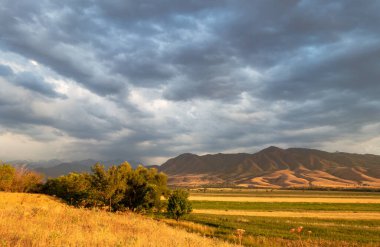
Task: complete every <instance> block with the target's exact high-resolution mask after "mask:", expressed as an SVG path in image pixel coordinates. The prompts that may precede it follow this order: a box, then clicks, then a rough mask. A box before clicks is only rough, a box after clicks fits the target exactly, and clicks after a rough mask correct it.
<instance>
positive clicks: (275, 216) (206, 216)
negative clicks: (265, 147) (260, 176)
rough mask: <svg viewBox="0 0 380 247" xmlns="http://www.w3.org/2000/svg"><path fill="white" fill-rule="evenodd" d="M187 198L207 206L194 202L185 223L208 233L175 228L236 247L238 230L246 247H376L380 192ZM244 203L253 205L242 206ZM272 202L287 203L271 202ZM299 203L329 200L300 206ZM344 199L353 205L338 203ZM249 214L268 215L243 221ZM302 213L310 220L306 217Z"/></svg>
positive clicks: (218, 192) (196, 193)
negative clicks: (365, 201)
mask: <svg viewBox="0 0 380 247" xmlns="http://www.w3.org/2000/svg"><path fill="white" fill-rule="evenodd" d="M190 193H191V196H192V198H197V197H198V199H199V198H206V200H194V201H192V205H193V209H194V213H192V214H190V215H187V216H186V217H185V218H184V220H185V222H192V223H193V224H198V225H200V226H205V227H207V228H202V227H194V226H192V225H190V226H191V227H187V226H186V224H184V223H182V224H181V225H178V226H180V227H184V228H188V230H189V231H195V232H198V233H200V234H203V235H206V236H209V237H217V238H222V239H225V240H228V241H231V242H233V243H237V238H236V236H235V235H234V233H235V232H236V230H237V229H244V230H245V234H244V236H243V245H245V246H305V247H306V246H347V247H348V246H377V247H378V246H380V203H377V202H378V200H379V199H380V193H379V192H350V191H302V190H296V191H291V190H254V189H207V190H206V191H205V190H203V189H195V190H191V191H190ZM247 198H249V199H250V200H251V201H244V200H245V199H247ZM254 198H257V200H258V202H255V201H254V200H255V199H254ZM276 198H285V199H287V200H290V201H286V202H273V201H271V200H273V199H276ZM300 198H301V199H302V200H303V199H305V200H307V199H308V198H328V200H324V201H325V202H299V200H300ZM342 198H346V199H347V200H351V199H352V201H356V202H355V203H344V202H342V201H341V202H340V203H337V202H339V200H342ZM208 199H209V200H208ZM229 199H231V201H229ZM237 199H238V200H240V199H241V200H242V201H236V200H237ZM358 199H359V200H358ZM360 199H364V200H368V199H374V200H373V201H374V202H375V203H362V201H360ZM218 200H220V201H218ZM252 200H253V201H252ZM262 200H264V201H262ZM265 200H268V201H265ZM281 200H282V199H281ZM291 200H295V202H292V201H291ZM302 200H301V201H302ZM334 201H335V202H334ZM368 201H372V200H368ZM247 212H253V213H255V212H266V213H265V216H247V215H244V213H247ZM287 212H289V214H288V213H287ZM297 212H299V213H300V215H299V216H298V214H297ZM239 213H242V214H241V215H239ZM301 213H303V214H304V215H305V214H310V215H311V216H310V217H304V216H302V215H301ZM231 214H236V215H231ZM366 214H367V215H369V216H370V217H366V218H365V219H359V215H366ZM291 215H292V216H291ZM312 215H317V216H318V217H312ZM372 215H373V217H372ZM325 216H326V217H325ZM345 217H347V218H345ZM171 224H175V223H173V222H172V223H171ZM299 226H303V231H302V232H301V234H295V233H291V232H290V230H291V229H292V228H297V227H299Z"/></svg>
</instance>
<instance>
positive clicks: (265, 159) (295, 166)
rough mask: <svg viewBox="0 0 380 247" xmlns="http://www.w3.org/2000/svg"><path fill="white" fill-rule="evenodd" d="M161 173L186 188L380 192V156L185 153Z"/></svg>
mask: <svg viewBox="0 0 380 247" xmlns="http://www.w3.org/2000/svg"><path fill="white" fill-rule="evenodd" d="M160 170H161V171H163V172H165V173H167V174H168V175H169V183H170V184H176V185H184V186H197V185H206V184H218V183H226V184H233V185H240V186H256V187H308V186H328V187H353V186H359V185H360V186H370V187H380V156H378V155H372V154H364V155H362V154H350V153H342V152H336V153H329V152H324V151H320V150H313V149H305V148H289V149H281V148H278V147H273V146H272V147H269V148H266V149H264V150H261V151H260V152H257V153H255V154H247V153H238V154H221V153H219V154H213V155H212V154H207V155H202V156H198V155H195V154H189V153H186V154H182V155H179V156H178V157H175V158H173V159H170V160H168V161H167V162H165V163H164V164H163V165H162V166H161V167H160Z"/></svg>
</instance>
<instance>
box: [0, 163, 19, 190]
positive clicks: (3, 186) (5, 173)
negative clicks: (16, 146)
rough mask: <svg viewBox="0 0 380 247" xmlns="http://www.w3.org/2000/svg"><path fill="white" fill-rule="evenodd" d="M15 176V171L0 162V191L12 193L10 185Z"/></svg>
mask: <svg viewBox="0 0 380 247" xmlns="http://www.w3.org/2000/svg"><path fill="white" fill-rule="evenodd" d="M15 176H16V169H15V168H14V167H13V166H11V165H9V164H3V163H1V162H0V191H12V185H13V182H14V179H15Z"/></svg>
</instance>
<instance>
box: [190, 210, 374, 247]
mask: <svg viewBox="0 0 380 247" xmlns="http://www.w3.org/2000/svg"><path fill="white" fill-rule="evenodd" d="M186 220H188V221H192V222H196V223H200V224H204V225H207V226H210V227H213V228H215V232H214V236H215V237H218V238H223V239H230V240H232V241H233V237H232V234H233V232H234V231H235V229H238V228H241V229H244V230H245V231H246V233H245V236H246V237H245V238H243V244H245V245H248V246H251V245H252V246H259V245H260V243H258V240H260V239H265V238H269V239H273V238H279V239H284V240H290V242H291V241H295V242H296V243H294V244H296V245H297V244H298V241H299V237H298V235H296V234H294V233H290V229H292V228H297V227H298V226H303V227H304V233H303V234H302V235H301V240H302V241H305V242H314V243H316V242H318V241H322V242H323V243H324V245H326V246H328V245H330V244H331V245H332V246H334V245H335V246H338V245H342V244H343V243H345V244H346V245H347V246H355V245H358V246H361V245H365V244H367V245H373V246H380V220H338V219H334V220H330V219H310V218H296V219H294V218H277V217H250V216H222V215H212V214H191V215H189V216H187V217H186ZM308 231H311V233H310V234H309V233H308ZM264 242H265V241H264Z"/></svg>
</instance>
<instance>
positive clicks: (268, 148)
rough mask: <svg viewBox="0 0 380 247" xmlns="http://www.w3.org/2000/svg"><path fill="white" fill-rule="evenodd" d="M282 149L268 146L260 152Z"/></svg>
mask: <svg viewBox="0 0 380 247" xmlns="http://www.w3.org/2000/svg"><path fill="white" fill-rule="evenodd" d="M283 150H284V149H282V148H279V147H276V146H269V147H267V148H265V149H263V150H261V151H260V152H276V151H283Z"/></svg>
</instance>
